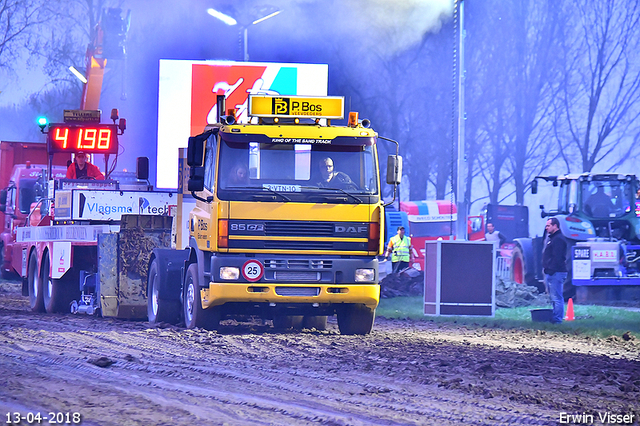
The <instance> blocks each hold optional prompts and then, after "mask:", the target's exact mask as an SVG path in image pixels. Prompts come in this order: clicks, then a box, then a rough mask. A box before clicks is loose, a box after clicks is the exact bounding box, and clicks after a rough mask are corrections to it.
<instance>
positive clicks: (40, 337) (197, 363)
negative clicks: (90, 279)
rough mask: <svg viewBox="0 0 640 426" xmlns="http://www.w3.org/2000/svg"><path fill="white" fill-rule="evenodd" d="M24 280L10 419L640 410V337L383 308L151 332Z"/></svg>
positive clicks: (2, 293)
mask: <svg viewBox="0 0 640 426" xmlns="http://www.w3.org/2000/svg"><path fill="white" fill-rule="evenodd" d="M16 289H17V287H15V288H14V286H11V285H5V286H3V287H0V409H1V410H2V411H0V415H2V416H3V417H1V419H2V420H3V422H5V421H6V420H7V417H6V413H7V412H14V411H18V412H21V413H22V414H23V415H26V413H28V412H40V413H42V415H43V416H44V415H47V414H48V413H49V412H52V411H53V412H63V413H67V412H78V413H80V414H81V415H82V418H83V422H82V424H85V425H152V424H154V425H200V424H212V425H216V424H229V425H233V424H265V425H271V424H276V425H291V424H301V425H306V424H325V425H396V424H434V425H435V424H438V425H457V424H477V425H502V424H541V425H547V424H548V425H555V424H558V423H559V422H560V420H561V417H560V416H561V413H568V414H582V413H587V414H589V413H591V414H593V415H594V416H595V424H600V423H599V421H598V413H604V412H611V413H614V414H628V415H634V419H633V420H634V423H635V424H638V419H639V418H640V417H639V416H640V343H639V342H638V341H637V340H631V341H624V340H622V339H608V340H602V339H592V338H585V337H584V336H568V335H561V334H560V335H558V334H551V333H545V334H541V333H538V334H536V333H534V332H528V331H527V330H511V331H509V330H496V329H485V328H472V327H468V328H465V327H456V326H455V324H448V325H441V324H435V323H430V322H419V323H418V322H413V321H395V320H385V319H380V318H378V319H377V320H376V325H375V327H374V332H373V333H372V334H371V335H369V336H341V335H340V334H338V331H337V326H336V324H335V322H334V321H330V323H329V329H328V330H327V331H326V332H316V331H312V330H304V331H302V332H295V331H290V332H285V333H276V332H274V331H273V329H272V328H271V327H270V326H268V325H262V324H259V323H241V324H237V323H235V322H229V321H228V322H226V323H225V325H224V326H223V328H222V329H221V330H220V332H208V331H205V330H184V329H180V328H174V327H167V328H151V327H150V326H149V324H148V323H146V322H127V321H119V320H112V319H102V318H93V317H86V316H72V315H70V314H69V315H45V314H33V313H31V312H29V311H28V310H27V306H26V305H27V302H26V300H23V298H22V297H21V296H19V294H17V290H16ZM100 358H103V359H102V360H100ZM92 362H94V363H97V364H101V365H105V364H109V363H110V362H112V364H111V365H109V366H103V367H100V366H97V365H94V363H92ZM21 424H28V423H27V422H26V421H24V422H22V423H21ZM41 424H49V423H48V422H44V421H43V422H42V423H41Z"/></svg>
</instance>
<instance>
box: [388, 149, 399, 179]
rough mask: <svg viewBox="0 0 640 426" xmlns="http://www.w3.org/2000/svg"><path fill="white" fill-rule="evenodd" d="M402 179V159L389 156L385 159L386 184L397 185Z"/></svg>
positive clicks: (397, 156) (396, 156)
mask: <svg viewBox="0 0 640 426" xmlns="http://www.w3.org/2000/svg"><path fill="white" fill-rule="evenodd" d="M401 179H402V157H401V156H399V155H390V156H389V157H387V183H388V184H389V185H398V184H400V180H401Z"/></svg>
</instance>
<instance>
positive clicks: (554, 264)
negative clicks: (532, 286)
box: [542, 217, 567, 324]
mask: <svg viewBox="0 0 640 426" xmlns="http://www.w3.org/2000/svg"><path fill="white" fill-rule="evenodd" d="M545 229H546V231H547V238H546V240H545V245H544V249H543V251H542V268H543V270H544V276H545V281H546V282H547V287H548V289H549V297H550V298H551V305H552V306H553V318H552V320H551V322H553V323H554V324H560V323H561V322H562V319H563V317H564V297H563V296H562V289H563V287H564V281H565V280H566V279H567V265H566V260H567V241H566V240H565V239H564V237H563V236H562V232H560V222H559V221H558V219H557V218H555V217H552V218H550V219H548V220H547V225H546V226H545Z"/></svg>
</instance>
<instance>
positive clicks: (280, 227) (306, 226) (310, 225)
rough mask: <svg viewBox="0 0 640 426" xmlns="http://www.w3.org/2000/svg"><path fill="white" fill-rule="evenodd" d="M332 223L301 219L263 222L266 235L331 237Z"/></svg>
mask: <svg viewBox="0 0 640 426" xmlns="http://www.w3.org/2000/svg"><path fill="white" fill-rule="evenodd" d="M333 231H334V223H331V222H329V223H325V222H301V221H267V222H265V223H264V234H265V235H266V236H267V237H272V236H280V237H283V236H284V237H298V236H308V237H332V236H333Z"/></svg>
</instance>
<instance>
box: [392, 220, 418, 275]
mask: <svg viewBox="0 0 640 426" xmlns="http://www.w3.org/2000/svg"><path fill="white" fill-rule="evenodd" d="M391 252H393V256H391V265H392V266H393V272H394V273H396V272H399V271H401V270H403V269H405V268H406V267H408V266H409V262H412V261H413V246H412V245H411V238H410V237H407V236H405V235H404V226H398V234H397V235H394V236H393V237H392V238H391V239H390V240H389V245H388V246H387V251H386V252H385V257H387V258H388V257H389V253H391Z"/></svg>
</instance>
